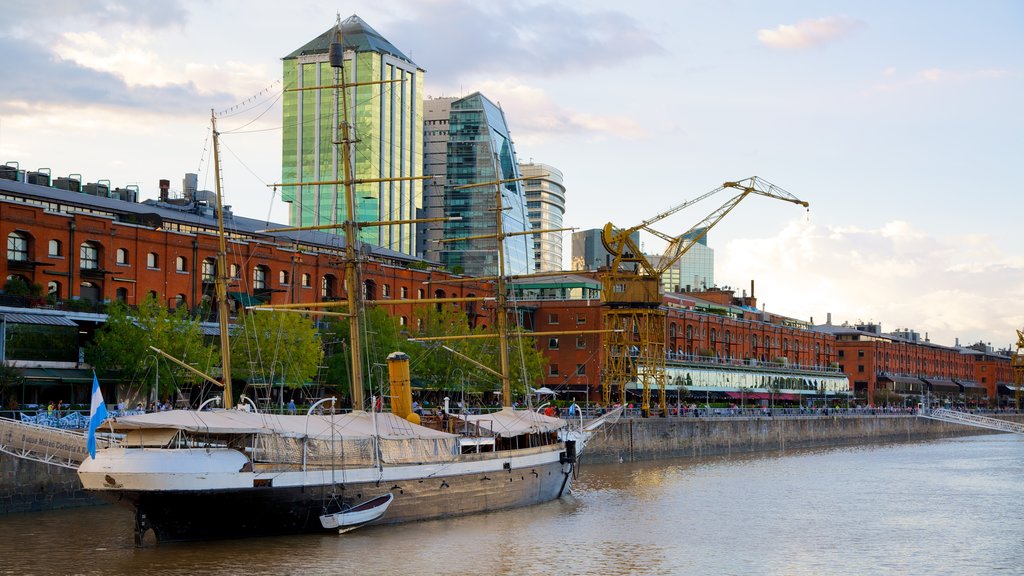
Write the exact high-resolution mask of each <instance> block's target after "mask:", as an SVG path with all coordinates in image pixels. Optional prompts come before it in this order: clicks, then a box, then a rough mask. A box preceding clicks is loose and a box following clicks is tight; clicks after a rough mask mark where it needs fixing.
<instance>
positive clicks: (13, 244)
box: [7, 232, 28, 262]
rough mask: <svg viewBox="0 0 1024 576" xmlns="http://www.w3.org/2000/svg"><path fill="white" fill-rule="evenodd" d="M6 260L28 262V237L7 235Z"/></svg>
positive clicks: (25, 235) (15, 233)
mask: <svg viewBox="0 0 1024 576" xmlns="http://www.w3.org/2000/svg"><path fill="white" fill-rule="evenodd" d="M7 260H9V261H13V262H28V235H27V234H23V233H21V232H11V233H10V234H8V235H7Z"/></svg>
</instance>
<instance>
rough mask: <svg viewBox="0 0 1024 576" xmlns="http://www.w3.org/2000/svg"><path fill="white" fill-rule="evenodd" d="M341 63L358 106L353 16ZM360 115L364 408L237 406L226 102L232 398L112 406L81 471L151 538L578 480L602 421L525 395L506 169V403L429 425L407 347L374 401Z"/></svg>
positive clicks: (355, 243)
mask: <svg viewBox="0 0 1024 576" xmlns="http://www.w3.org/2000/svg"><path fill="white" fill-rule="evenodd" d="M330 63H331V66H333V67H334V69H335V70H336V71H337V72H336V73H337V74H338V76H339V77H340V81H339V82H336V83H335V84H336V85H335V86H334V90H335V97H336V98H340V99H341V100H340V102H339V103H340V107H339V109H340V110H344V111H346V112H347V110H348V105H347V102H346V101H345V98H346V96H345V94H346V90H345V82H344V67H343V63H344V53H343V48H342V44H341V26H340V23H339V26H338V28H337V33H336V36H335V42H333V43H332V44H331V45H330ZM339 87H340V88H341V89H340V90H339ZM344 116H347V115H343V117H342V118H341V119H340V122H339V129H338V134H337V138H336V139H335V140H336V142H337V143H338V146H339V149H340V153H341V155H342V159H343V161H342V165H343V166H344V172H345V173H344V180H343V181H342V182H341V183H342V184H344V186H343V187H342V188H343V190H344V199H343V201H344V202H345V205H346V207H347V212H346V214H347V216H346V217H345V222H343V223H341V224H340V227H342V228H343V229H344V238H345V259H344V269H345V282H346V287H347V290H346V292H347V295H346V299H345V301H344V304H345V308H346V309H347V311H346V315H347V316H348V317H349V319H350V342H351V345H350V347H349V352H350V354H351V361H350V362H349V370H350V382H351V383H352V390H351V394H352V406H353V410H352V411H351V412H344V413H341V412H339V411H336V410H334V406H333V399H332V398H326V399H323V400H320V401H319V402H317V403H315V404H314V405H313V406H312V407H311V408H310V409H309V411H308V412H307V413H306V414H305V415H293V414H269V413H260V412H257V411H253V410H242V409H239V407H235V406H234V403H233V394H232V390H231V378H230V374H231V368H230V366H231V364H230V355H229V345H228V338H229V331H228V324H227V318H228V313H227V309H226V306H227V305H226V289H227V288H226V285H227V272H226V270H225V268H226V264H225V262H226V249H225V241H224V237H225V234H224V229H223V221H222V219H221V216H220V213H221V207H222V206H221V190H220V178H219V165H218V161H217V158H218V156H217V135H218V133H217V129H216V116H215V115H212V118H211V121H212V123H213V134H214V140H213V142H214V147H213V148H214V170H215V172H217V178H216V179H215V180H216V182H217V202H218V219H219V226H220V232H221V234H220V236H221V252H220V254H219V258H218V273H217V279H218V280H217V287H216V289H217V303H218V306H219V314H218V317H219V319H220V323H221V327H220V338H221V351H222V359H221V362H222V366H223V374H224V376H223V377H222V378H220V379H217V378H213V377H210V376H206V375H204V376H203V377H204V378H206V379H207V380H208V381H210V382H211V383H215V384H216V385H217V386H220V387H222V388H223V394H222V398H223V401H222V405H223V408H218V409H207V410H202V409H200V410H171V411H166V412H156V413H151V414H142V415H135V416H123V417H115V418H110V419H108V420H107V421H106V422H105V423H104V424H103V425H102V430H104V431H108V439H107V440H106V441H103V440H101V441H100V442H99V447H98V449H97V450H96V453H95V457H94V458H87V459H86V460H85V461H84V462H83V463H82V464H81V466H80V468H79V470H78V474H79V477H80V478H81V481H82V485H83V487H84V488H85V490H87V491H89V492H91V493H93V494H95V495H98V496H100V497H102V498H105V499H108V500H111V501H114V502H118V503H121V504H124V505H128V506H131V507H133V508H134V510H135V524H136V526H135V538H136V543H137V544H139V545H141V544H142V542H143V540H144V538H145V537H146V535H147V534H148V533H149V531H150V530H152V532H153V533H154V535H155V537H156V539H157V540H158V541H160V542H166V541H177V540H197V539H212V538H228V537H241V536H256V535H274V534H287V533H302V532H320V531H326V530H338V531H341V532H344V531H347V530H350V529H353V528H356V527H358V526H361V525H363V524H366V523H369V522H376V523H379V524H389V523H398V522H408V521H416V520H428V519H436V518H445V517H451V516H458V515H465V514H474V513H480V512H487V511H493V510H500V509H505V508H514V507H521V506H529V505H533V504H538V503H541V502H545V501H550V500H553V499H556V498H559V497H561V496H563V495H565V494H567V493H568V492H569V490H570V488H571V486H572V481H573V478H574V476H575V473H576V466H577V463H578V460H579V457H580V454H581V452H582V450H583V448H584V446H585V443H586V440H587V438H588V437H589V435H590V434H591V432H590V430H593V428H594V426H595V424H591V426H589V427H588V428H586V429H585V428H584V427H583V426H582V422H579V423H578V425H576V426H570V425H569V423H568V422H567V421H565V420H563V419H561V418H557V417H550V416H545V415H543V414H540V413H538V412H535V411H532V410H516V409H513V407H512V406H513V402H512V393H511V383H510V378H509V374H510V369H509V360H508V347H509V346H508V341H507V339H508V333H509V330H508V327H507V326H506V324H507V320H508V319H507V314H506V310H505V303H506V302H505V299H506V286H505V269H504V267H505V265H504V260H503V258H502V256H501V246H502V242H501V239H502V238H503V232H502V228H501V225H502V224H501V210H500V206H501V192H500V186H501V180H500V179H498V178H497V176H496V180H495V181H494V182H487V183H482V184H480V186H493V187H494V189H495V191H496V192H495V197H496V202H497V206H498V209H497V210H495V215H496V222H497V232H496V238H497V240H498V241H497V245H498V274H497V276H496V277H495V278H494V280H495V285H496V297H495V299H496V301H497V304H496V319H495V320H496V324H497V337H498V338H499V339H500V344H499V352H500V362H501V366H500V369H499V370H492V372H493V373H494V374H495V375H497V376H498V378H499V379H500V381H501V392H502V408H501V410H499V411H497V412H493V413H483V414H474V415H469V414H452V415H448V414H447V413H446V414H445V415H444V417H443V420H442V422H443V426H436V425H435V426H433V427H428V426H424V425H421V424H420V418H419V416H418V415H416V414H415V413H414V412H413V411H412V410H411V404H412V400H411V387H410V376H409V363H408V357H407V356H405V355H404V354H402V353H394V354H391V355H390V356H389V357H388V358H387V363H388V367H389V374H390V376H389V380H390V385H391V386H390V392H389V396H390V399H391V402H390V404H391V407H392V409H391V411H381V410H380V409H378V408H377V403H376V402H369V403H367V402H366V401H365V398H364V394H363V390H364V375H363V373H362V372H363V370H362V365H361V362H360V357H361V354H362V353H363V352H362V350H361V347H360V339H361V338H362V332H363V327H362V325H361V321H362V319H361V315H362V314H363V312H364V311H365V309H366V306H367V305H368V304H367V303H366V302H364V301H363V300H362V291H361V290H360V289H359V287H360V286H361V284H360V280H359V257H360V250H359V237H358V236H359V234H358V231H359V229H360V228H361V227H363V226H366V225H371V223H366V222H357V221H356V212H357V211H356V210H354V204H355V203H354V193H353V185H354V183H356V182H357V181H356V180H354V179H353V177H352V174H351V162H350V158H349V147H350V146H351V143H352V138H351V137H350V133H349V122H348V120H347V118H346V117H344ZM381 225H383V223H382V224H381ZM417 302H419V303H424V301H423V300H418V301H417ZM431 303H433V302H432V301H431ZM289 306H294V305H289ZM309 306H310V307H316V306H318V305H309ZM320 306H323V305H320ZM260 313H265V312H260ZM470 360H472V359H470ZM183 367H184V368H189V366H188V365H184V364H183ZM189 369H191V368H189ZM367 408H369V410H366V409H367ZM612 415H613V413H612V414H609V416H612Z"/></svg>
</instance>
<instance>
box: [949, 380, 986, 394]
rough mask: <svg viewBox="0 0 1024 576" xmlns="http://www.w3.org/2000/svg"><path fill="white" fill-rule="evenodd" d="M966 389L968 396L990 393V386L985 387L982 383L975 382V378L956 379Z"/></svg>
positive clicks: (965, 392)
mask: <svg viewBox="0 0 1024 576" xmlns="http://www.w3.org/2000/svg"><path fill="white" fill-rule="evenodd" d="M954 382H956V383H957V384H959V385H960V387H961V388H963V390H964V394H967V395H968V396H982V395H984V394H988V388H985V387H984V386H982V385H981V384H978V383H977V382H974V381H973V380H954Z"/></svg>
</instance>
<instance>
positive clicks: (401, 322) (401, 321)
mask: <svg viewBox="0 0 1024 576" xmlns="http://www.w3.org/2000/svg"><path fill="white" fill-rule="evenodd" d="M408 323H409V318H407V317H405V316H400V317H399V318H398V325H399V326H405V325H406V324H408Z"/></svg>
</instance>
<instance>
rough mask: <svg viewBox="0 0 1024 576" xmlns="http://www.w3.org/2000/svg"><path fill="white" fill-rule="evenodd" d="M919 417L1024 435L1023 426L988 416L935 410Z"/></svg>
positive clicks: (923, 412) (924, 411) (923, 413)
mask: <svg viewBox="0 0 1024 576" xmlns="http://www.w3.org/2000/svg"><path fill="white" fill-rule="evenodd" d="M920 416H921V417H922V418H930V419H932V420H941V421H943V422H953V423H956V424H964V425H966V426H974V427H976V428H987V429H989V430H999V431H1000V432H1013V433H1015V434H1024V424H1019V423H1017V422H1010V421H1009V420H1000V419H998V418H990V417H988V416H981V415H980V414H971V413H969V412H957V411H956V410H947V409H945V408H936V409H935V410H922V411H921V413H920Z"/></svg>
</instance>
